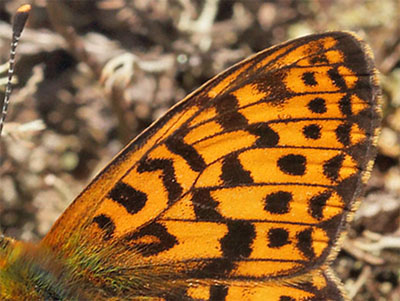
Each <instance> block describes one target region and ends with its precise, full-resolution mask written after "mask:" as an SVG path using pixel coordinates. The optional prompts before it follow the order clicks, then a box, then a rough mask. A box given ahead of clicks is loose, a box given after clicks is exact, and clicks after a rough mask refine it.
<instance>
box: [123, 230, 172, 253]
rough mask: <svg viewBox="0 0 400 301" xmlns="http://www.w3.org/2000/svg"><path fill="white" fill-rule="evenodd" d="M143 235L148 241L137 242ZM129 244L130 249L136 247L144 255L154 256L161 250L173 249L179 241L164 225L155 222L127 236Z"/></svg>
mask: <svg viewBox="0 0 400 301" xmlns="http://www.w3.org/2000/svg"><path fill="white" fill-rule="evenodd" d="M143 237H147V238H148V241H149V242H147V243H145V242H138V243H135V240H139V241H140V239H141V238H143ZM125 240H126V241H127V244H128V245H129V248H130V249H135V250H137V251H138V252H140V253H141V254H142V255H143V256H152V255H156V254H158V253H160V252H163V251H166V250H169V249H171V248H172V247H173V246H175V245H176V244H177V243H178V241H177V239H176V237H175V236H173V235H172V234H170V233H169V232H168V231H167V229H166V228H165V226H164V225H161V224H159V223H156V222H153V223H151V224H148V225H147V226H144V227H143V228H141V229H139V230H138V231H135V232H133V233H132V234H129V235H127V236H126V237H125Z"/></svg>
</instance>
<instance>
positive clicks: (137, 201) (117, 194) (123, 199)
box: [108, 181, 147, 214]
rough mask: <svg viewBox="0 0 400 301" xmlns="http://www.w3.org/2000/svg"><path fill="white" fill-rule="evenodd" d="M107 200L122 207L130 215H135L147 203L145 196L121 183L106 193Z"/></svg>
mask: <svg viewBox="0 0 400 301" xmlns="http://www.w3.org/2000/svg"><path fill="white" fill-rule="evenodd" d="M108 198H110V199H112V200H113V201H114V202H116V203H118V204H120V205H122V206H124V208H125V209H126V211H127V212H128V213H130V214H135V213H137V212H139V211H140V210H142V208H143V207H144V206H145V204H146V201H147V195H146V194H145V193H144V192H141V191H139V190H136V189H134V188H133V187H132V186H130V185H128V184H126V183H124V182H121V181H120V182H118V183H117V184H116V185H115V186H114V187H113V188H112V189H111V191H110V192H109V193H108Z"/></svg>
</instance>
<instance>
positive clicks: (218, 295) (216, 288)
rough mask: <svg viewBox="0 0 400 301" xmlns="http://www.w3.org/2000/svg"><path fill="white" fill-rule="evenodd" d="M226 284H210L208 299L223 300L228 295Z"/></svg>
mask: <svg viewBox="0 0 400 301" xmlns="http://www.w3.org/2000/svg"><path fill="white" fill-rule="evenodd" d="M228 288H229V287H228V286H226V285H219V284H216V285H211V287H210V299H209V300H210V301H224V300H225V298H226V296H227V295H228Z"/></svg>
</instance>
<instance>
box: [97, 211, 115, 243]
mask: <svg viewBox="0 0 400 301" xmlns="http://www.w3.org/2000/svg"><path fill="white" fill-rule="evenodd" d="M93 223H96V224H97V225H98V226H99V228H100V229H101V230H103V231H104V237H103V239H104V240H110V239H111V238H112V237H113V235H114V231H115V224H114V222H113V221H112V219H111V218H110V217H108V216H106V215H105V214H100V215H97V216H95V217H94V218H93Z"/></svg>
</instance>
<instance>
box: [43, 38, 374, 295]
mask: <svg viewBox="0 0 400 301" xmlns="http://www.w3.org/2000/svg"><path fill="white" fill-rule="evenodd" d="M378 96H379V89H378V86H377V78H376V75H375V69H374V67H373V63H372V60H371V58H370V52H369V50H368V49H366V46H365V45H364V44H363V43H362V42H361V41H359V40H358V39H357V38H356V37H355V36H354V35H352V34H349V33H343V32H332V33H326V34H317V35H311V36H307V37H304V38H299V39H296V40H293V41H289V42H287V43H284V44H281V45H278V46H275V47H273V48H270V49H267V50H265V51H263V52H260V53H258V54H256V55H254V56H252V57H251V58H249V59H247V60H245V61H243V62H241V63H239V64H237V65H235V66H233V67H232V68H230V69H228V70H227V71H225V72H224V73H222V74H220V75H218V76H216V77H215V78H214V79H212V80H210V81H209V82H208V83H206V84H205V85H204V86H202V87H201V88H200V89H198V90H196V91H195V92H193V93H192V94H190V95H189V96H188V97H187V98H185V99H184V100H183V101H182V102H180V103H179V104H177V105H176V106H175V107H173V108H172V109H171V110H170V111H168V112H167V113H166V115H165V116H164V117H162V118H161V119H160V120H158V121H157V122H155V123H154V124H153V125H152V126H151V127H150V128H149V129H148V130H146V131H145V132H144V133H142V134H141V135H140V136H139V137H138V138H136V139H135V140H134V141H133V142H131V143H130V144H129V145H128V146H127V147H126V148H125V149H124V150H123V151H122V152H121V153H120V154H119V155H117V157H116V158H115V159H114V160H113V161H112V162H111V163H110V165H109V166H108V167H106V168H105V169H104V170H103V171H102V172H101V173H100V174H99V175H98V176H97V177H96V178H95V179H94V181H93V182H92V183H91V184H90V185H89V186H88V188H86V190H84V191H83V192H82V193H81V195H80V196H79V197H78V198H77V199H76V200H75V201H74V203H73V204H72V205H71V206H70V207H69V208H68V209H67V211H66V212H65V213H64V214H63V215H62V216H61V217H60V219H59V220H58V221H57V222H56V224H55V226H54V227H53V228H52V230H51V231H50V232H49V234H48V235H47V236H46V237H45V238H44V240H43V241H42V245H43V246H46V247H50V248H52V249H53V250H55V251H56V252H60V253H63V252H68V251H66V248H73V247H74V245H73V243H72V244H71V241H85V242H89V243H90V244H93V246H92V247H93V248H103V247H104V248H105V250H108V251H106V253H105V254H107V256H116V257H118V256H122V257H123V256H128V257H127V258H131V259H132V260H125V261H123V260H121V265H124V266H125V267H129V268H132V269H135V268H137V267H138V266H141V267H142V266H144V267H148V268H147V270H146V268H143V269H144V273H145V275H147V276H148V277H152V275H153V274H154V277H156V275H155V274H157V273H158V275H164V276H162V277H161V276H160V277H159V278H162V279H160V283H162V284H163V285H165V288H164V290H163V288H162V287H160V288H157V289H155V290H153V293H150V292H149V295H152V296H154V297H162V296H164V295H167V290H168V289H170V288H171V287H172V288H173V289H172V290H171V291H172V292H176V291H179V293H175V294H182V296H186V297H187V298H189V299H199V300H204V299H210V300H217V299H215V298H212V294H214V293H215V294H222V295H223V294H225V297H224V298H225V299H227V300H233V299H232V297H229V296H233V295H232V294H236V295H241V296H244V297H243V299H242V300H245V299H247V300H258V299H257V298H258V297H257V298H256V297H255V296H259V297H260V300H262V298H263V296H264V297H265V295H264V294H267V293H268V291H269V292H271V288H272V287H281V288H282V287H287V288H288V290H289V291H290V290H293V293H288V294H289V295H290V296H292V298H293V299H277V300H306V297H304V296H306V295H304V294H305V293H304V292H308V293H309V294H310V298H317V297H316V296H318V294H320V293H321V292H323V291H324V288H325V289H336V290H337V288H336V285H335V284H334V283H335V281H334V280H331V279H333V278H330V277H328V276H327V274H326V273H325V269H321V266H323V265H325V264H327V263H328V261H329V260H330V259H332V258H333V257H334V255H333V250H334V249H335V248H334V247H335V246H336V242H337V240H338V239H339V237H340V234H341V233H342V228H343V224H344V223H345V222H346V220H347V219H348V214H349V213H350V212H351V211H352V209H353V206H354V203H355V201H356V198H357V197H358V196H359V195H360V192H361V188H362V186H363V184H364V183H365V181H366V179H367V178H368V172H369V170H370V168H371V164H370V162H371V160H372V159H373V157H374V155H375V146H374V139H375V137H376V135H377V128H378V125H379V118H380V117H379V109H378ZM76 229H78V230H76ZM76 232H78V233H76ZM60 233H62V235H60ZM76 235H78V236H79V238H76ZM72 237H75V238H74V239H72ZM66 241H68V242H69V243H68V244H66ZM66 245H67V247H66ZM115 246H118V247H115ZM129 254H131V255H129ZM129 256H132V257H129ZM133 259H134V260H133ZM171 271H173V272H171ZM146 273H147V274H146ZM169 273H170V274H169ZM138 274H140V273H138ZM316 275H317V276H316ZM138 277H139V278H140V275H138ZM156 278H157V277H156ZM311 278H312V279H317V278H318V279H325V280H326V281H325V282H324V281H319V282H318V281H317V283H319V286H318V285H316V284H315V283H316V282H315V281H314V280H311ZM157 279H158V278H157ZM176 279H179V281H177V282H176V284H175V285H173V284H171V281H175V280H176ZM313 281H314V282H313ZM189 283H190V285H189ZM196 283H197V285H196ZM307 283H312V284H309V285H308V284H307ZM324 283H325V284H324ZM244 284H246V285H244ZM307 287H308V290H307V289H306V288H307ZM176 288H178V290H174V289H176ZM296 290H298V291H300V292H303V295H301V294H300V295H296V293H295V291H296ZM235 292H236V293H235ZM318 292H319V293H318ZM146 293H147V292H146V291H140V290H138V295H146ZM196 296H201V297H199V298H197V297H196ZM245 296H247V297H245ZM252 296H253V297H252ZM296 296H298V298H297V297H296ZM336 296H337V297H338V299H337V300H340V298H342V294H341V293H338V294H336ZM301 298H303V299H301ZM178 299H179V298H178ZM218 300H223V299H218ZM264 300H265V299H264ZM310 300H312V299H310ZM315 300H318V299H315Z"/></svg>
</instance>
